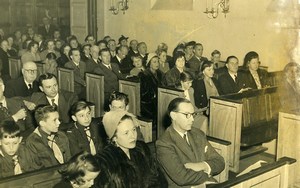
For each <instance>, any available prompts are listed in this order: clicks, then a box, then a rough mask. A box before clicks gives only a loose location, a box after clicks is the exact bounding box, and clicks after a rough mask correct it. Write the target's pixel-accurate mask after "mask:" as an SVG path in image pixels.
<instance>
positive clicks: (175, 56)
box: [173, 51, 186, 64]
mask: <svg viewBox="0 0 300 188" xmlns="http://www.w3.org/2000/svg"><path fill="white" fill-rule="evenodd" d="M182 57H183V58H184V60H186V59H185V53H184V52H182V51H177V52H175V54H174V57H173V61H174V64H175V63H176V61H177V59H179V58H182Z"/></svg>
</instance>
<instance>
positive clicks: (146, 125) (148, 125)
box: [137, 116, 153, 143]
mask: <svg viewBox="0 0 300 188" xmlns="http://www.w3.org/2000/svg"><path fill="white" fill-rule="evenodd" d="M137 118H138V121H139V124H140V127H141V132H142V135H143V137H144V141H145V142H146V143H150V142H152V141H153V139H152V120H149V119H146V118H143V117H141V116H137Z"/></svg>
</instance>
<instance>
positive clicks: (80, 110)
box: [66, 101, 104, 156]
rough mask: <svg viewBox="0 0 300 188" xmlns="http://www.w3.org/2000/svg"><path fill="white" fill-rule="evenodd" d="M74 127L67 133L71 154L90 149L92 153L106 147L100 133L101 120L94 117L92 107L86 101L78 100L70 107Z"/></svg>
mask: <svg viewBox="0 0 300 188" xmlns="http://www.w3.org/2000/svg"><path fill="white" fill-rule="evenodd" d="M70 115H71V117H72V120H73V121H74V122H72V127H70V128H69V129H68V130H67V132H66V134H67V136H68V138H69V141H70V150H71V155H72V156H74V155H76V154H78V153H79V152H82V151H88V152H89V153H91V154H92V155H95V154H96V153H99V152H101V151H102V149H103V148H104V144H103V141H102V140H103V139H102V138H101V137H100V135H99V128H100V124H101V122H100V121H97V119H93V118H92V115H91V107H90V106H89V104H88V103H87V102H85V101H78V102H76V103H75V104H73V105H72V107H71V109H70Z"/></svg>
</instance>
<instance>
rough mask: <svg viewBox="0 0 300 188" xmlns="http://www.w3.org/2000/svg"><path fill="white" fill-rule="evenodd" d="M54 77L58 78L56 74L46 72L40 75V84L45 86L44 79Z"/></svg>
mask: <svg viewBox="0 0 300 188" xmlns="http://www.w3.org/2000/svg"><path fill="white" fill-rule="evenodd" d="M52 78H55V79H56V80H57V78H56V76H55V75H54V74H51V73H45V74H42V75H40V77H39V85H40V86H42V87H43V81H44V80H50V79H52Z"/></svg>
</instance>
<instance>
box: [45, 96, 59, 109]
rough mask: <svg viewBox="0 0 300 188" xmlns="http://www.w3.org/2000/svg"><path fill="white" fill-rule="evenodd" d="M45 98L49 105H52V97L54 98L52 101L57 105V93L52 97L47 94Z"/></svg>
mask: <svg viewBox="0 0 300 188" xmlns="http://www.w3.org/2000/svg"><path fill="white" fill-rule="evenodd" d="M46 98H47V100H48V102H49V104H50V105H52V99H54V103H55V104H56V105H57V106H58V93H57V94H56V96H55V97H54V98H50V97H48V96H46Z"/></svg>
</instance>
